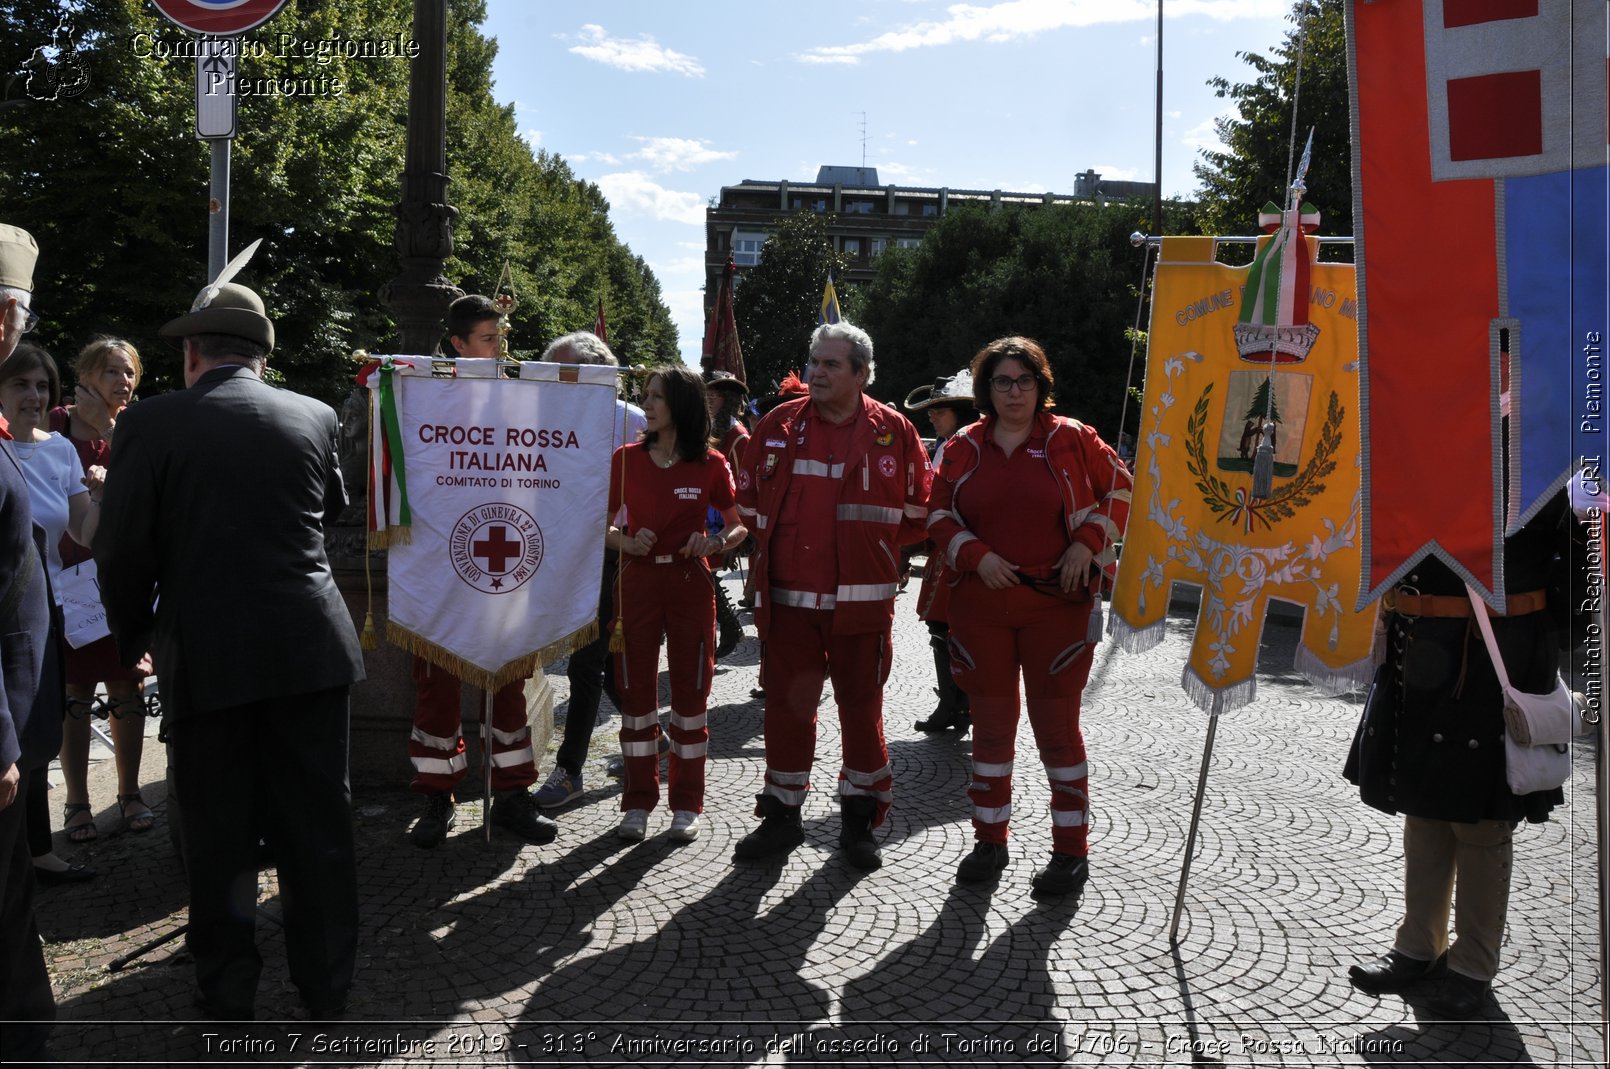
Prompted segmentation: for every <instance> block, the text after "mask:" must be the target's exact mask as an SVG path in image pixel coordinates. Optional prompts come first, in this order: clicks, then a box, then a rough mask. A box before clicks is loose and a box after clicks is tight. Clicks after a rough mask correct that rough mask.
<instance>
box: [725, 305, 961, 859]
mask: <svg viewBox="0 0 1610 1069" xmlns="http://www.w3.org/2000/svg"><path fill="white" fill-rule="evenodd" d="M873 373H874V368H873V362H872V339H871V338H870V337H868V336H867V333H866V332H865V331H864V330H861V329H860V328H859V327H856V326H853V325H851V324H850V323H848V322H844V321H840V322H838V323H828V324H824V325H822V326H820V327H818V328H817V329H816V333H815V334H813V335H812V336H811V348H810V394H809V396H808V397H805V398H803V399H801V400H797V401H789V402H787V403H786V404H782V405H779V406H778V407H777V408H775V409H773V410H772V411H771V412H769V413H767V414H766V416H765V417H763V418H762V419H761V420H760V422H759V423H758V424H756V426H755V432H754V435H753V437H752V438H751V439H750V443H749V449H748V452H747V453H746V454H745V455H744V464H743V467H742V468H741V469H740V470H739V472H738V514H739V515H740V516H741V517H743V519H744V521H745V523H746V524H748V525H749V526H750V528H751V530H753V531H754V532H755V542H756V546H755V558H754V567H753V569H752V570H751V572H750V576H751V578H750V582H751V583H752V584H753V588H754V593H755V625H756V628H757V630H758V631H759V633H760V638H761V641H762V643H763V644H764V646H763V650H764V652H763V654H762V658H761V681H762V684H763V686H764V688H765V692H766V719H765V736H766V782H765V786H764V788H763V789H762V791H761V794H760V795H759V799H758V802H759V804H758V805H757V807H756V810H755V815H756V816H759V817H761V818H762V820H761V824H760V827H759V828H757V829H756V830H755V831H753V832H751V833H750V834H749V835H747V836H745V837H744V838H743V840H742V841H740V842H739V843H738V848H737V850H736V856H737V857H738V858H739V859H752V858H762V857H768V856H771V855H775V854H783V853H787V852H788V851H790V850H792V849H793V848H794V847H796V846H798V845H799V844H800V843H801V842H803V841H804V837H805V833H804V829H803V827H802V826H801V824H800V806H801V805H802V804H803V803H804V801H805V795H806V792H807V790H808V789H809V787H810V773H811V763H812V762H813V760H814V759H815V756H816V706H817V702H818V701H819V700H820V698H821V695H822V684H823V682H824V681H825V680H826V679H828V678H831V679H832V680H833V694H834V697H835V699H836V700H837V702H838V708H839V728H840V733H841V735H842V737H843V747H844V753H843V765H842V767H841V768H840V770H839V787H838V795H839V800H840V805H841V808H842V814H843V829H842V831H841V832H840V835H839V846H840V848H841V849H843V850H844V852H845V855H846V857H847V858H848V860H849V861H850V863H851V864H852V865H855V866H856V867H857V868H860V869H865V870H870V869H875V868H877V867H878V866H879V865H881V864H882V863H883V859H882V855H881V854H880V852H879V850H878V845H877V841H876V840H875V839H874V838H873V836H872V829H873V828H875V827H877V826H878V825H879V824H881V823H883V819H884V816H885V815H886V814H887V813H888V809H889V803H890V800H891V792H890V787H891V784H892V782H893V777H892V774H891V770H890V767H889V748H888V745H887V743H886V742H885V740H884V735H883V683H884V681H885V680H886V679H887V678H888V677H889V660H890V642H889V636H890V630H891V628H892V626H893V623H894V596H895V593H896V591H897V590H898V589H899V570H900V565H899V561H900V546H901V545H902V544H904V543H907V542H915V541H918V540H920V539H921V538H922V537H923V533H924V527H925V524H926V520H927V516H928V507H927V503H928V484H929V479H930V471H929V467H928V455H927V453H926V452H925V451H924V449H923V446H922V439H921V438H919V437H918V436H917V431H916V428H914V427H913V426H912V425H911V422H910V421H909V420H907V419H906V418H905V417H904V416H902V415H901V414H900V413H898V412H896V411H895V410H894V409H892V408H890V407H888V406H887V405H883V404H880V403H878V402H877V401H874V400H872V399H871V398H869V397H866V396H865V395H864V393H863V391H864V390H865V389H866V387H867V385H868V384H869V383H870V382H871V381H872V376H873Z"/></svg>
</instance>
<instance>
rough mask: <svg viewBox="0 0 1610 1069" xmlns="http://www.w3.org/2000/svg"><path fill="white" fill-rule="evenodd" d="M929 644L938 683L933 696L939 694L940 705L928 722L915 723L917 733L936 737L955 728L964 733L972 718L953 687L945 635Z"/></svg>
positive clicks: (957, 691)
mask: <svg viewBox="0 0 1610 1069" xmlns="http://www.w3.org/2000/svg"><path fill="white" fill-rule="evenodd" d="M929 645H931V646H932V647H933V649H934V676H935V681H936V682H937V683H938V684H939V685H938V686H936V687H935V688H934V693H935V694H937V695H939V704H938V705H937V706H935V708H934V711H933V712H932V713H930V714H929V716H928V719H927V720H919V721H917V724H916V727H917V730H918V731H925V732H931V733H936V734H937V733H938V732H941V731H949V730H950V729H951V728H955V729H956V730H957V731H958V732H960V733H963V734H965V733H966V731H967V729H968V728H969V727H971V726H972V723H973V718H972V715H971V714H970V713H969V711H968V703H967V695H966V694H964V693H962V689H961V688H960V687H958V686H957V685H956V677H955V676H953V675H951V674H950V643H949V641H948V640H947V639H945V638H944V636H942V635H934V636H933V637H932V638H930V639H929Z"/></svg>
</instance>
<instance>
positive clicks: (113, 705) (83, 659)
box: [50, 338, 156, 843]
mask: <svg viewBox="0 0 1610 1069" xmlns="http://www.w3.org/2000/svg"><path fill="white" fill-rule="evenodd" d="M74 372H75V374H76V377H77V379H78V386H77V391H76V394H75V397H74V403H73V404H71V405H67V406H65V407H62V408H56V409H52V410H51V412H50V429H51V430H53V431H58V432H60V433H61V434H62V435H63V436H64V437H66V439H67V440H68V441H69V442H72V443H73V446H74V448H76V449H77V450H78V459H79V461H80V462H81V463H82V464H83V465H84V470H85V471H88V470H89V469H90V467H91V466H92V465H96V464H98V465H100V466H102V467H105V466H106V465H107V464H108V463H109V462H110V460H111V456H112V432H113V429H114V428H115V427H116V425H117V417H118V415H119V413H121V412H122V411H123V409H124V408H126V407H127V406H128V403H129V401H131V400H132V399H133V397H134V388H135V387H136V386H138V385H139V384H140V374H141V367H140V354H139V352H138V351H137V350H136V349H135V348H134V346H133V345H131V344H129V343H128V342H126V341H121V340H119V339H117V338H98V339H96V340H95V341H93V342H91V343H90V344H89V345H88V346H86V347H85V349H84V351H83V352H81V353H79V354H78V362H77V364H76V365H74ZM61 553H62V566H63V568H64V569H67V568H71V567H73V566H74V565H76V564H80V563H82V562H84V561H87V560H89V559H90V551H89V550H88V549H86V548H84V547H83V546H80V545H79V544H78V543H76V542H74V541H73V540H72V539H71V538H63V539H62V541H61ZM149 663H150V662H149V660H144V661H141V663H140V666H138V667H135V668H124V667H123V666H122V665H120V664H119V663H118V659H117V647H116V646H115V645H114V644H113V642H112V638H111V636H110V635H108V636H107V637H105V638H102V639H98V640H96V641H95V642H92V643H90V644H89V645H87V646H84V647H83V648H81V649H73V648H71V647H69V648H68V650H67V721H66V723H65V725H64V726H63V732H62V746H61V766H62V778H63V779H64V780H65V781H66V785H67V809H66V823H65V827H66V830H67V838H68V839H70V840H72V841H73V842H75V843H86V842H89V841H90V840H92V839H94V838H95V837H96V835H97V834H98V832H97V831H96V829H95V815H94V811H93V809H92V808H91V807H90V802H89V722H90V716H91V715H92V713H93V712H94V711H95V704H96V702H95V690H96V687H97V686H98V685H99V684H101V683H105V684H106V696H107V702H106V704H107V712H108V713H109V714H110V721H111V730H112V749H113V758H114V760H115V761H116V763H117V805H118V809H119V811H120V812H121V814H122V817H123V826H124V827H125V828H127V829H128V830H129V831H150V830H151V825H153V824H155V823H156V814H154V813H152V812H151V809H150V807H149V806H147V805H146V804H145V800H144V799H143V798H141V797H140V752H141V749H142V747H143V745H144V741H145V701H144V698H143V696H142V694H141V693H140V690H141V682H142V681H143V680H144V679H145V677H146V676H147V675H148V674H149V671H148V669H147V667H146V666H147V665H149Z"/></svg>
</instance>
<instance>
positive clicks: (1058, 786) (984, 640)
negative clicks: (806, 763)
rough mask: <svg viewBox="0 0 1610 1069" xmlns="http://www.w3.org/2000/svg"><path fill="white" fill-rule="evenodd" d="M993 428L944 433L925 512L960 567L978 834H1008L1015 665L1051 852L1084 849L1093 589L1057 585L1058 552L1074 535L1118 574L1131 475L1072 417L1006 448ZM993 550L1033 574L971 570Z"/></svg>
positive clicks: (957, 639)
mask: <svg viewBox="0 0 1610 1069" xmlns="http://www.w3.org/2000/svg"><path fill="white" fill-rule="evenodd" d="M994 425H995V420H994V418H993V417H991V418H989V419H986V420H984V421H983V422H981V423H976V424H974V425H973V426H971V427H969V428H967V429H966V430H965V431H963V432H962V433H961V434H958V435H957V436H956V437H954V438H952V439H951V440H950V441H949V442H947V443H946V445H945V455H944V460H943V461H942V463H941V464H940V468H939V474H938V477H937V478H936V479H935V480H934V494H933V501H932V512H931V514H930V518H929V525H930V530H931V532H932V534H933V538H934V545H935V547H936V551H937V552H939V553H942V554H943V555H944V557H945V559H946V563H947V565H948V566H949V567H950V568H951V569H953V570H954V572H957V573H960V578H959V581H956V585H955V587H954V589H953V590H952V593H951V599H950V605H949V610H950V641H951V671H952V673H953V674H954V675H955V677H956V682H957V683H958V685H960V686H961V688H962V689H963V690H964V691H966V692H967V695H968V697H969V698H970V699H971V701H972V713H973V782H972V785H971V787H969V788H968V792H967V793H968V794H969V795H970V796H971V797H972V800H973V833H974V836H975V837H976V838H977V839H978V840H979V841H980V842H992V843H1004V842H1006V836H1007V826H1008V822H1009V821H1010V818H1011V815H1012V770H1013V756H1014V752H1015V749H1016V739H1017V724H1018V709H1019V698H1018V676H1019V674H1020V673H1021V675H1022V677H1023V680H1024V690H1025V692H1026V695H1027V704H1028V712H1029V722H1030V724H1031V725H1032V726H1033V728H1034V737H1035V741H1036V742H1037V743H1038V744H1039V749H1040V760H1041V762H1042V763H1043V765H1044V766H1045V773H1046V777H1047V779H1048V780H1049V781H1050V785H1051V843H1052V849H1053V850H1054V851H1055V852H1056V853H1059V854H1071V855H1073V856H1076V857H1083V856H1085V855H1086V854H1087V853H1088V852H1089V841H1088V831H1089V811H1090V795H1089V790H1090V788H1089V775H1088V771H1087V768H1086V764H1085V746H1084V736H1083V734H1082V733H1081V731H1080V730H1079V701H1080V697H1081V695H1082V693H1083V691H1084V686H1085V682H1086V681H1087V680H1088V679H1089V677H1090V664H1091V660H1092V657H1093V654H1094V652H1095V644H1096V641H1097V640H1098V639H1099V637H1100V635H1099V618H1097V619H1096V620H1092V615H1091V609H1092V607H1093V605H1094V598H1093V595H1092V589H1091V588H1085V589H1075V590H1073V591H1071V592H1069V593H1063V592H1062V590H1061V589H1060V586H1059V584H1058V580H1057V563H1058V561H1060V559H1061V557H1062V554H1063V552H1064V551H1066V549H1067V548H1068V546H1069V545H1070V543H1071V541H1072V540H1078V541H1081V542H1083V543H1084V544H1085V545H1086V546H1088V547H1089V548H1090V549H1091V551H1092V553H1093V555H1094V563H1095V564H1096V565H1097V566H1098V567H1099V568H1101V569H1102V570H1103V572H1110V569H1111V568H1112V566H1113V562H1114V560H1115V555H1114V550H1113V545H1112V543H1113V541H1114V539H1115V538H1116V537H1117V535H1118V534H1119V532H1120V531H1121V530H1122V526H1123V523H1124V521H1125V519H1126V518H1127V516H1128V509H1129V488H1130V476H1129V472H1128V471H1127V469H1125V468H1124V466H1123V464H1122V463H1121V462H1120V461H1119V460H1118V457H1117V454H1115V453H1114V452H1113V451H1112V449H1111V448H1109V447H1108V445H1107V444H1106V443H1105V442H1103V441H1102V440H1101V438H1100V437H1099V436H1098V435H1097V434H1096V433H1095V431H1093V430H1091V429H1090V428H1088V427H1085V426H1084V425H1083V424H1081V423H1079V422H1078V421H1076V420H1070V419H1063V418H1061V417H1057V416H1052V415H1050V414H1047V413H1042V414H1040V415H1039V416H1038V417H1037V423H1036V426H1035V427H1034V429H1033V430H1032V431H1031V432H1030V436H1029V439H1028V440H1027V441H1025V442H1024V443H1023V444H1022V445H1020V446H1018V448H1017V449H1016V450H1014V451H1013V453H1012V456H1011V457H1007V456H1006V455H1005V454H1004V453H1003V452H1002V451H1001V449H1000V447H999V446H997V445H996V444H995V442H994V440H993V438H992V437H991V432H992V431H993V429H994ZM975 476H976V478H975ZM990 552H995V553H997V554H998V555H1000V556H1001V557H1002V558H1003V559H1005V560H1007V561H1009V562H1010V563H1012V564H1014V565H1017V567H1018V572H1019V575H1020V576H1022V577H1025V581H1024V582H1022V583H1021V584H1020V585H1018V586H1014V587H1010V588H1008V589H1006V590H991V589H989V588H988V587H986V586H985V585H984V581H983V580H982V579H980V578H979V576H978V571H977V569H978V565H979V562H980V561H982V560H983V559H984V556H985V555H986V554H987V553H990ZM1094 586H1095V584H1094V583H1093V584H1092V587H1094Z"/></svg>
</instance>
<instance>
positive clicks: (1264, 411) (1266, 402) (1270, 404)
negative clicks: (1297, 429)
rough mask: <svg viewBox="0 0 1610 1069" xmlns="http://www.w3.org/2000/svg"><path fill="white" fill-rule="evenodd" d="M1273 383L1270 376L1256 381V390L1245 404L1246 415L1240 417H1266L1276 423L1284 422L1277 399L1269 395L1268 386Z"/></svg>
mask: <svg viewBox="0 0 1610 1069" xmlns="http://www.w3.org/2000/svg"><path fill="white" fill-rule="evenodd" d="M1273 384H1274V380H1273V379H1272V378H1265V379H1264V380H1263V381H1262V382H1260V383H1258V390H1257V392H1256V393H1254V394H1253V395H1252V403H1251V404H1249V405H1247V412H1246V415H1244V416H1242V417H1241V418H1242V419H1244V420H1254V419H1256V420H1261V419H1264V418H1265V417H1267V418H1269V419H1272V420H1274V421H1275V422H1276V423H1284V422H1286V421H1285V420H1284V419H1281V418H1280V403H1279V401H1278V400H1276V399H1275V398H1274V397H1271V396H1270V388H1271V387H1272V386H1273Z"/></svg>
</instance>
